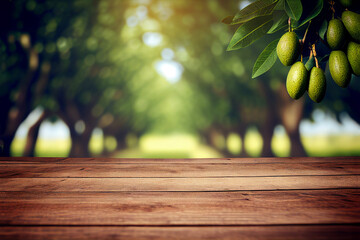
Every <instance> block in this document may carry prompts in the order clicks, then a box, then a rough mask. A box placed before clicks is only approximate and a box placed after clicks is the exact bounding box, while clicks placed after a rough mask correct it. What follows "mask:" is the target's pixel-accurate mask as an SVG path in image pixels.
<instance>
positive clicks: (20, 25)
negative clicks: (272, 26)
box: [0, 0, 360, 158]
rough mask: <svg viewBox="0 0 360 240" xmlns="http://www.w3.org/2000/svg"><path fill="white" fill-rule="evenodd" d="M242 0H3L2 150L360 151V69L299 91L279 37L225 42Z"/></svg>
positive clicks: (150, 153)
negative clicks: (267, 50)
mask: <svg viewBox="0 0 360 240" xmlns="http://www.w3.org/2000/svg"><path fill="white" fill-rule="evenodd" d="M247 4H249V1H238V0H196V1H190V0H178V1H175V0H174V1H172V0H63V1H59V0H2V1H1V2H0V30H1V31H0V70H1V72H0V152H1V155H2V156H58V157H61V156H73V157H89V156H111V157H151V158H162V157H164V158H190V157H221V156H225V157H234V156H239V157H246V156H251V157H256V156H335V155H342V156H344V155H347V156H349V155H360V126H359V122H360V108H359V103H360V79H359V78H355V77H353V79H352V81H351V84H350V86H349V87H348V88H347V89H341V88H339V87H337V86H336V85H335V84H334V83H333V81H332V79H331V77H330V76H329V74H328V70H326V72H327V78H328V81H327V83H328V88H327V94H326V97H325V99H324V101H323V102H322V103H320V104H314V103H313V102H311V100H310V98H309V97H308V96H304V97H303V98H301V99H300V100H298V101H294V100H292V99H290V97H289V96H288V95H287V93H286V90H285V80H286V74H287V72H288V70H289V68H288V67H284V66H282V65H281V64H280V63H279V61H278V62H277V63H276V65H275V66H274V67H273V69H272V70H270V71H269V72H268V73H266V74H265V75H263V76H261V77H259V78H256V79H251V72H252V66H253V64H254V63H255V60H256V58H257V56H258V55H259V54H260V52H261V51H262V50H263V49H264V47H265V46H266V45H267V44H268V43H270V42H271V41H272V40H273V39H275V38H278V37H280V36H281V35H282V34H283V33H284V31H285V30H284V31H280V32H279V33H278V34H275V35H274V36H272V35H271V36H270V35H268V36H266V37H265V38H263V39H260V40H258V41H256V43H255V44H253V45H252V46H251V47H248V48H245V49H241V50H238V51H232V52H226V47H227V44H228V42H229V40H230V38H231V36H232V34H233V32H234V31H235V30H236V29H235V28H233V27H231V26H228V25H225V24H223V23H221V20H222V19H223V18H224V17H226V16H229V15H233V14H234V13H236V11H237V10H239V9H241V8H243V7H245V6H246V5H247Z"/></svg>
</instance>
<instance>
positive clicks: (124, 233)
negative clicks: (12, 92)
mask: <svg viewBox="0 0 360 240" xmlns="http://www.w3.org/2000/svg"><path fill="white" fill-rule="evenodd" d="M0 239H130V240H131V239H187V240H188V239H360V157H337V158H248V159H228V158H224V159H111V158H103V159H102V158H76V159H72V158H0Z"/></svg>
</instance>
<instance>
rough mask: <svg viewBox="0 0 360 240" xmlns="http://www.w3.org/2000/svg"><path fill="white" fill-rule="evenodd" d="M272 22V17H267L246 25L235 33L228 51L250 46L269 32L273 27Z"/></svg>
mask: <svg viewBox="0 0 360 240" xmlns="http://www.w3.org/2000/svg"><path fill="white" fill-rule="evenodd" d="M272 21H273V20H272V15H265V16H260V17H257V18H254V19H252V20H250V21H248V22H246V23H244V24H243V25H241V26H240V27H239V28H238V29H237V30H236V32H235V33H234V36H233V37H232V38H231V40H230V43H229V45H228V48H227V51H230V50H236V49H239V48H243V47H247V46H249V45H250V44H252V43H253V42H254V41H256V40H257V39H259V38H261V37H262V36H264V35H265V34H266V32H267V31H269V29H270V28H271V26H272Z"/></svg>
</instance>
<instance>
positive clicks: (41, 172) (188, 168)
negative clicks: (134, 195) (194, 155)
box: [0, 162, 360, 178]
mask: <svg viewBox="0 0 360 240" xmlns="http://www.w3.org/2000/svg"><path fill="white" fill-rule="evenodd" d="M348 174H350V175H353V174H360V164H352V163H342V162H330V163H311V164H309V163H286V164H248V163H244V164H229V163H213V164H208V163H199V164H185V163H184V164H181V165H176V166H174V164H167V163H159V164H156V165H154V164H151V165H148V164H145V165H141V164H121V165H119V164H108V165H92V164H89V165H84V164H67V163H64V164H53V163H49V164H3V165H2V166H1V168H0V178H4V177H5V178H6V177H11V178H39V177H48V178H72V177H74V178H79V177H103V178H109V177H113V178H116V177H128V178H131V177H221V176H223V177H241V176H294V175H348Z"/></svg>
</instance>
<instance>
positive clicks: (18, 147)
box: [11, 132, 360, 158]
mask: <svg viewBox="0 0 360 240" xmlns="http://www.w3.org/2000/svg"><path fill="white" fill-rule="evenodd" d="M302 140H303V143H304V147H305V149H306V151H307V152H308V154H309V156H356V155H360V136H357V135H331V136H303V138H302ZM241 141H242V139H241V138H240V137H239V136H238V135H236V134H234V135H231V136H230V137H229V139H228V140H227V141H226V145H227V146H228V149H229V151H230V152H232V153H240V152H241V151H242V149H241V148H240V146H241V145H240V144H241ZM244 141H245V148H246V151H247V153H248V154H249V155H250V156H252V157H258V156H259V155H260V153H261V149H262V138H261V136H260V135H259V134H258V133H257V132H249V133H248V134H247V135H246V137H245V140H244ZM105 145H106V146H108V148H110V149H111V148H114V147H116V142H115V143H114V140H111V139H108V140H107V141H106V143H105ZM24 146H25V140H24V139H15V140H14V142H13V144H12V148H11V150H12V153H13V155H14V156H21V155H22V151H23V148H24ZM70 146H71V141H70V140H69V139H62V140H45V139H39V140H38V142H37V144H36V149H35V151H36V155H37V156H49V157H54V156H57V157H65V156H67V154H68V152H69V149H70ZM103 146H104V144H103V140H102V138H101V137H100V136H95V137H93V138H92V139H91V141H90V150H91V152H92V153H93V154H95V155H96V154H99V153H101V151H102V149H103ZM272 147H273V151H274V153H275V154H276V155H277V156H279V157H286V156H288V155H289V153H290V141H289V139H288V137H287V136H286V135H276V136H275V137H274V138H273V140H272ZM115 157H124V158H125V157H128V158H213V157H221V154H220V153H219V152H217V151H216V150H214V149H212V148H210V147H208V146H206V145H204V144H202V143H200V141H199V139H198V138H197V137H196V136H194V135H191V134H172V135H157V134H148V135H144V136H142V137H141V138H140V139H139V141H138V144H137V146H133V147H131V148H129V149H125V150H123V151H120V152H117V153H116V155H115Z"/></svg>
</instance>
